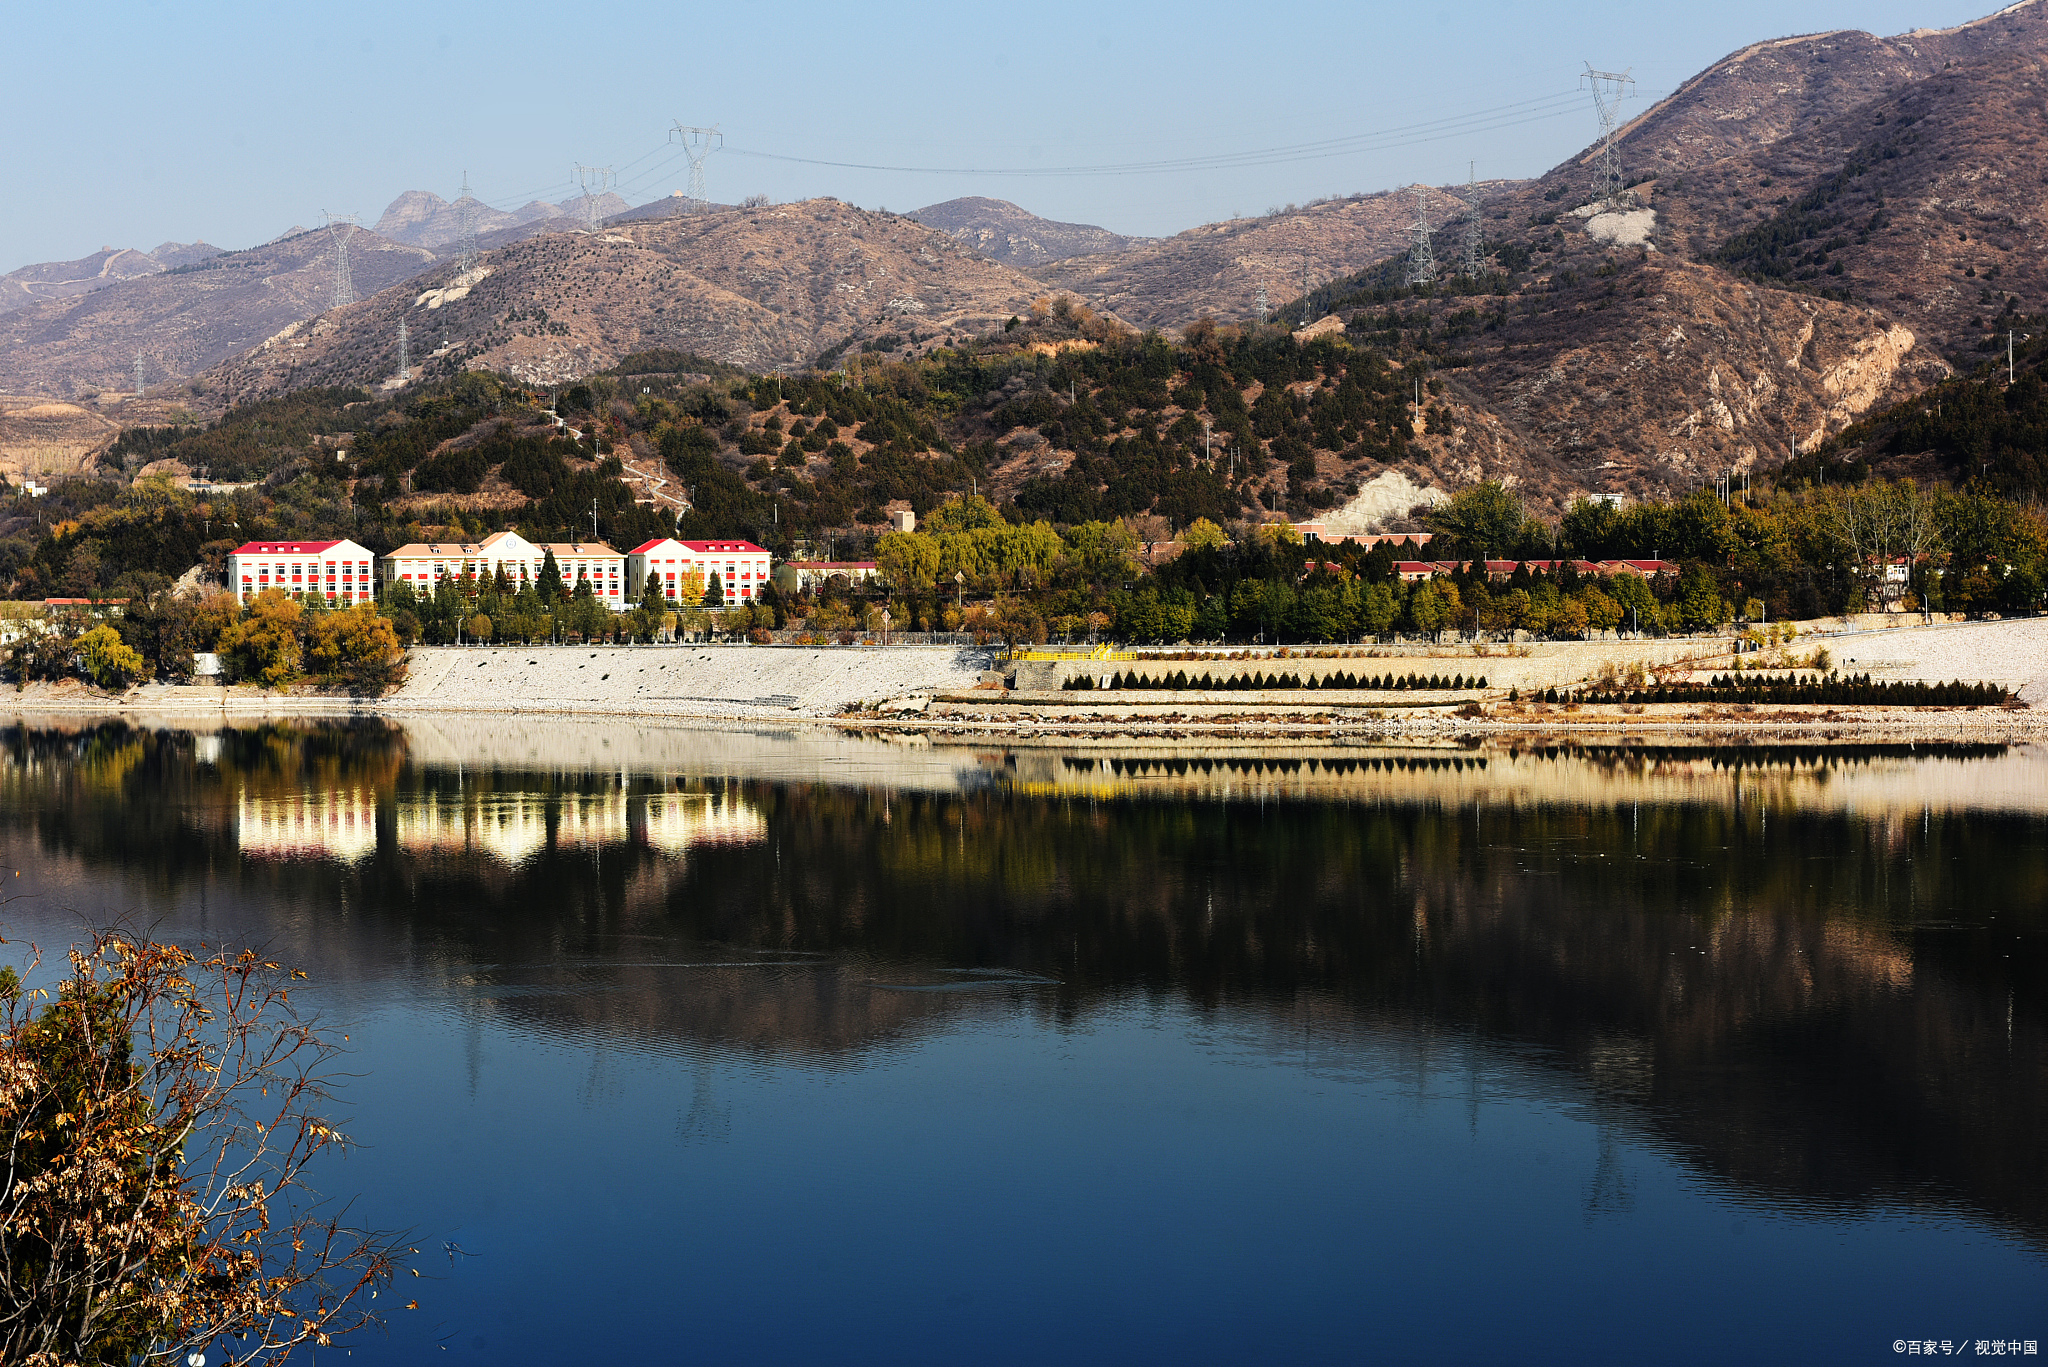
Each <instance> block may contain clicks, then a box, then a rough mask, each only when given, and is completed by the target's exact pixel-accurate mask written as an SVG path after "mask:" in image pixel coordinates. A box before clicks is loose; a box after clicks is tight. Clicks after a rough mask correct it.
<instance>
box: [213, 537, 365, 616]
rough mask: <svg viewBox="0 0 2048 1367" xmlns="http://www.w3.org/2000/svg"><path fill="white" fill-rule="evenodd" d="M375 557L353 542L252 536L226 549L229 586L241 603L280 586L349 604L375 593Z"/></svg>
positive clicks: (337, 605)
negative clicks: (247, 540) (255, 537)
mask: <svg viewBox="0 0 2048 1367" xmlns="http://www.w3.org/2000/svg"><path fill="white" fill-rule="evenodd" d="M375 560H376V557H375V556H373V555H371V554H370V552H369V551H367V550H365V549H364V548H363V547H361V546H358V545H357V544H356V543H355V542H353V541H251V542H247V543H246V544H244V545H241V546H237V547H236V548H235V549H234V550H232V551H229V552H228V590H229V592H231V593H233V594H234V595H235V600H236V601H237V602H241V603H246V602H248V601H249V600H250V599H251V598H254V597H255V596H256V595H257V594H259V593H262V592H263V591H264V590H265V589H283V590H284V591H285V592H286V593H289V594H295V595H296V594H305V593H314V594H319V595H321V596H323V597H325V598H326V599H327V601H328V602H330V603H333V604H334V605H335V606H336V607H353V606H354V605H355V604H357V603H367V602H369V601H370V599H371V598H372V597H374V596H375V595H376V585H375V582H374V580H373V579H372V578H371V566H372V565H373V563H374V562H375Z"/></svg>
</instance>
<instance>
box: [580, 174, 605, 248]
mask: <svg viewBox="0 0 2048 1367" xmlns="http://www.w3.org/2000/svg"><path fill="white" fill-rule="evenodd" d="M576 181H577V183H578V184H579V185H581V186H582V187H583V226H584V228H585V230H586V231H588V232H593V233H594V232H596V231H597V225H598V222H599V220H600V219H601V218H602V217H603V216H602V215H601V214H599V213H598V211H597V197H598V196H599V195H601V194H604V193H605V192H606V191H608V190H610V189H611V188H612V168H611V167H609V166H585V165H583V164H582V163H581V162H578V163H577V164H576Z"/></svg>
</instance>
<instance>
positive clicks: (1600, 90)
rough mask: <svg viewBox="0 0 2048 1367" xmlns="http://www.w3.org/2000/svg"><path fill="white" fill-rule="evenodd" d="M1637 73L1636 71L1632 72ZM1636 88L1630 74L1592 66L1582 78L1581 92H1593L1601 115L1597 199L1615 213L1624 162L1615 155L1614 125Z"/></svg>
mask: <svg viewBox="0 0 2048 1367" xmlns="http://www.w3.org/2000/svg"><path fill="white" fill-rule="evenodd" d="M1631 70H1633V68H1631ZM1634 84H1635V80H1634V78H1632V77H1631V76H1630V75H1629V74H1628V72H1627V71H1595V70H1593V64H1592V63H1591V62H1588V63H1586V70H1585V72H1584V73H1583V74H1582V75H1581V76H1580V77H1579V86H1580V88H1581V89H1585V90H1591V91H1592V92H1593V108H1594V109H1595V110H1597V111H1599V114H1600V155H1599V156H1598V157H1597V158H1596V159H1595V160H1594V163H1593V199H1594V200H1605V201H1606V202H1607V207H1608V208H1610V209H1612V208H1613V207H1614V206H1615V202H1616V200H1618V199H1619V198H1620V197H1621V191H1622V184H1621V158H1620V157H1619V156H1617V155H1615V151H1614V124H1615V120H1616V118H1617V117H1618V116H1619V115H1620V113H1621V102H1622V100H1623V99H1625V98H1627V95H1628V88H1629V87H1630V86H1632V85H1634Z"/></svg>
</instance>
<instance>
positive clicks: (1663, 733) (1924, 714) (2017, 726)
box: [11, 693, 2048, 745]
mask: <svg viewBox="0 0 2048 1367" xmlns="http://www.w3.org/2000/svg"><path fill="white" fill-rule="evenodd" d="M1462 705H1463V701H1462V700H1461V701H1460V702H1448V703H1431V704H1416V705H1411V706H1406V707H1397V708H1387V711H1388V712H1393V713H1395V715H1385V714H1378V715H1361V714H1363V713H1369V712H1371V711H1372V710H1373V705H1371V704H1364V703H1345V704H1339V705H1336V706H1334V707H1331V708H1329V709H1328V710H1323V709H1318V708H1315V707H1314V706H1309V707H1301V706H1285V705H1279V704H1275V705H1271V706H1270V710H1259V709H1255V708H1247V707H1245V706H1243V705H1241V704H1240V705H1236V706H1234V707H1233V708H1232V710H1231V711H1229V712H1228V713H1222V714H1218V715H1213V716H1206V717H1204V716H1190V715H1187V714H1186V713H1185V712H1182V711H1172V710H1168V709H1171V708H1173V706H1174V705H1173V704H1171V703H1160V704H1153V706H1154V707H1157V708H1159V709H1160V710H1159V711H1158V712H1156V713H1153V714H1149V715H1146V714H1132V715H1122V716H1103V715H1092V716H1077V715H1072V714H1069V715H1065V716H1056V717H1047V716H1042V715H1039V714H1037V713H1033V712H1030V711H1028V710H1026V709H1028V708H1029V707H1030V706H1031V704H1030V703H1018V704H1009V703H991V704H986V705H985V706H1000V707H1003V708H1005V710H1008V709H1010V708H1013V707H1014V708H1016V709H1017V711H1016V713H1015V714H1013V715H1007V716H988V715H948V714H945V713H939V714H933V713H930V712H926V711H917V712H909V713H904V714H899V715H893V716H892V715H883V714H877V713H855V714H847V715H837V716H818V715H804V714H800V713H797V712H794V711H792V710H789V709H787V708H778V707H772V706H758V707H746V708H744V710H742V709H741V708H740V707H737V706H735V707H730V708H724V709H715V708H649V707H645V706H628V705H623V704H613V705H606V704H594V705H581V706H573V707H572V706H568V705H560V704H557V705H548V704H528V705H522V706H516V707H506V708H478V707H475V706H472V705H467V704H453V703H448V704H438V705H437V704H433V703H425V702H410V703H394V702H391V701H387V700H380V699H349V698H336V697H327V696H304V695H301V696H288V695H287V696H277V695H270V696H265V695H262V694H249V695H246V696H244V697H242V698H238V699H234V700H232V701H229V702H224V703H223V702H211V703H195V702H185V701H175V702H173V701H166V702H156V703H143V702H136V701H132V700H127V699H121V698H108V697H90V696H81V695H80V694H77V693H73V694H70V695H69V696H62V697H45V698H38V699H32V700H22V699H17V700H16V702H15V705H14V707H13V708H12V709H11V711H12V712H13V713H14V714H15V716H16V717H17V719H18V720H20V721H24V722H26V721H32V720H33V719H35V718H38V717H49V718H53V719H54V718H58V717H64V718H79V719H87V718H90V719H94V720H114V719H117V718H131V719H134V720H137V721H142V720H147V721H150V722H174V723H175V722H187V723H191V722H213V721H217V722H219V723H221V724H235V723H248V722H261V721H265V720H287V719H289V720H306V721H312V720H319V719H323V718H331V719H335V720H343V719H356V718H364V717H378V718H382V719H385V720H390V721H399V722H402V721H405V720H406V719H408V718H420V719H428V718H436V717H461V718H466V719H470V720H474V721H490V720H493V719H498V718H504V719H511V718H543V719H562V720H568V721H574V720H582V719H587V720H590V721H604V722H619V721H638V722H644V723H647V724H649V725H654V726H680V727H690V728H698V729H710V730H732V731H751V730H757V729H759V728H761V727H763V726H768V727H773V728H775V729H778V730H781V729H805V730H830V731H841V732H853V733H859V734H869V735H874V736H877V737H900V738H903V739H906V740H913V739H914V740H922V741H924V742H926V743H943V742H945V741H946V740H948V739H954V738H957V739H959V740H961V741H973V740H978V739H983V738H998V737H1000V738H1006V739H1010V740H1017V741H1037V742H1041V743H1049V742H1061V743H1078V744H1083V745H1104V744H1114V743H1148V742H1149V743H1157V742H1162V741H1172V740H1177V739H1186V740H1197V739H1199V740H1203V741H1231V740H1286V741H1291V742H1321V743H1323V744H1329V743H1332V742H1338V741H1342V742H1351V743H1357V742H1376V741H1398V740H1403V739H1419V740H1436V741H1441V740H1446V739H1452V738H1472V739H1482V738H1484V739H1494V738H1513V737H1536V736H1557V737H1577V738H1586V739H1594V738H1605V737H1626V736H1642V737H1658V738H1662V739H1666V740H1668V739H1670V738H1676V737H1695V738H1699V739H1700V740H1702V741H1708V742H1711V743H1723V744H1735V745H1741V744H1747V743H1751V742H1754V741H1757V740H1760V739H1765V738H1776V737H1788V738H1800V739H1806V740H1812V741H1824V742H1840V743H1870V742H1883V741H1890V740H1897V741H1900V742H1904V743H1913V742H1929V743H1933V742H1941V741H1949V740H1955V741H1967V742H1982V741H1996V742H2004V743H2010V744H2024V743H2028V742H2036V741H2048V713H2042V712H2038V711H2035V710H2033V709H2028V708H2003V707H1975V708H1970V707H1942V708H1926V709H1918V708H1913V709H1905V708H1876V707H1872V708H1868V709H1845V708H1841V707H1820V706H1816V707H1815V708H1814V709H1813V712H1812V713H1810V714H1801V713H1797V712H1795V711H1793V710H1792V709H1790V708H1780V709H1774V710H1772V711H1770V712H1768V713H1761V714H1749V715H1732V716H1731V715H1727V713H1728V711H1729V709H1728V708H1727V707H1726V706H1725V705H1707V706H1694V705H1691V704H1677V703H1672V704H1650V705H1646V707H1645V710H1643V711H1641V712H1635V713H1627V714H1622V713H1620V712H1619V711H1618V709H1607V708H1593V707H1585V708H1580V709H1576V710H1571V711H1567V710H1566V709H1565V707H1564V706H1563V705H1560V704H1549V705H1536V707H1539V708H1541V710H1530V705H1527V704H1525V705H1522V707H1521V708H1518V709H1517V710H1515V711H1514V712H1513V713H1511V714H1509V715H1502V710H1505V709H1507V708H1509V707H1513V706H1514V705H1512V704H1506V703H1504V702H1499V703H1496V702H1487V703H1483V704H1481V706H1482V708H1484V709H1485V710H1484V711H1482V713H1481V714H1480V715H1478V716H1470V715H1466V716H1460V715H1457V713H1456V709H1457V708H1458V707H1460V706H1462ZM1380 706H1382V707H1384V706H1385V705H1384V704H1382V705H1380ZM1652 707H1660V708H1666V709H1669V710H1667V711H1651V710H1649V708H1652ZM1495 709H1502V710H1495ZM1094 710H1095V711H1096V712H1097V713H1098V714H1099V713H1100V712H1101V711H1104V710H1106V709H1103V708H1101V707H1100V705H1098V706H1097V708H1096V709H1094Z"/></svg>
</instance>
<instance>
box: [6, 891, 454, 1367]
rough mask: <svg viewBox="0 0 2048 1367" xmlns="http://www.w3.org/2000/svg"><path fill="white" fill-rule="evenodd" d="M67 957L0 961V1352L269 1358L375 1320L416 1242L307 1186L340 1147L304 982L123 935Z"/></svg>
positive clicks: (326, 1046)
mask: <svg viewBox="0 0 2048 1367" xmlns="http://www.w3.org/2000/svg"><path fill="white" fill-rule="evenodd" d="M67 957H68V960H69V967H68V970H67V971H66V972H64V973H62V974H60V975H58V976H57V978H56V980H55V982H54V983H53V984H51V985H48V986H35V987H30V986H26V985H25V984H24V981H23V976H24V975H22V974H18V973H17V972H16V971H15V970H14V969H13V968H11V967H9V968H0V1004H4V1009H0V1145H4V1154H0V1159H4V1167H0V1361H5V1362H8V1363H18V1364H25V1365H27V1367H69V1364H74V1363H76V1364H102V1363H122V1364H126V1363H153V1362H166V1361H170V1360H173V1359H180V1360H183V1359H184V1358H186V1357H187V1356H188V1355H190V1354H193V1353H195V1352H198V1351H203V1350H204V1349H206V1348H207V1347H208V1346H209V1345H213V1344H219V1345H221V1346H222V1347H224V1348H225V1349H226V1352H227V1357H226V1361H227V1362H228V1363H231V1364H233V1363H256V1362H264V1363H273V1362H279V1361H282V1360H284V1359H285V1358H286V1357H288V1356H289V1355H290V1354H291V1352H292V1351H293V1350H294V1349H296V1348H298V1347H300V1346H302V1345H305V1344H309V1343H310V1344H314V1345H316V1346H325V1345H327V1344H329V1343H331V1342H332V1341H333V1340H334V1339H335V1338H337V1337H339V1336H341V1335H343V1334H345V1333H348V1332H349V1331H351V1330H353V1329H356V1328H359V1327H361V1326H362V1325H363V1324H365V1323H366V1322H368V1321H370V1320H371V1319H372V1318H373V1315H372V1313H371V1310H370V1306H369V1302H370V1301H371V1300H372V1299H374V1298H375V1296H376V1293H377V1292H378V1291H379V1290H380V1289H383V1288H385V1287H387V1286H388V1285H389V1283H390V1281H391V1279H392V1277H393V1275H394V1273H396V1272H397V1271H399V1270H400V1268H399V1262H398V1259H399V1257H400V1256H401V1255H402V1254H403V1253H407V1252H412V1251H415V1250H407V1249H401V1248H400V1247H398V1246H397V1245H396V1243H395V1242H394V1241H393V1240H391V1239H390V1238H388V1237H385V1236H380V1235H376V1234H372V1233H369V1232H365V1231H362V1230H357V1229H351V1228H348V1227H346V1226H345V1225H344V1224H343V1223H342V1220H341V1218H340V1213H339V1212H335V1211H331V1210H329V1209H328V1208H327V1207H326V1206H325V1205H324V1203H323V1202H322V1201H321V1200H320V1199H319V1198H318V1197H317V1195H316V1194H315V1193H314V1192H313V1191H312V1190H311V1188H309V1187H308V1186H307V1183H306V1177H307V1171H306V1170H307V1167H308V1165H309V1164H310V1163H311V1162H312V1161H313V1160H314V1158H316V1157H317V1156H318V1155H319V1154H320V1153H321V1152H322V1151H324V1150H326V1149H328V1148H330V1147H336V1146H345V1145H346V1143H347V1140H346V1139H345V1138H344V1137H343V1136H342V1135H341V1134H340V1133H339V1132H338V1131H337V1130H336V1129H335V1128H334V1127H333V1126H332V1125H331V1124H330V1123H329V1122H328V1121H327V1120H326V1119H324V1118H323V1117H322V1114H321V1112H322V1111H323V1110H324V1109H325V1107H326V1106H327V1105H328V1103H329V1102H330V1101H331V1099H332V1097H331V1093H330V1086H331V1084H332V1082H333V1080H334V1077H335V1074H334V1072H333V1068H334V1063H335V1057H336V1052H337V1049H338V1045H337V1044H336V1043H335V1042H334V1041H333V1040H331V1039H330V1038H328V1037H327V1036H325V1035H323V1034H322V1033H321V1032H320V1031H319V1030H318V1029H317V1028H316V1026H315V1025H314V1023H313V1022H311V1021H309V1020H307V1019H305V1018H303V1017H301V1016H300V1015H299V1014H298V1013H297V1011H296V1010H295V1009H294V1008H293V1006H292V1002H291V984H292V982H293V980H295V979H298V978H302V977H304V976H305V975H304V974H301V973H287V972H286V971H285V970H283V969H281V968H280V967H279V966H278V965H277V964H275V963H272V962H270V961H269V960H267V959H264V958H263V957H261V956H260V955H258V954H256V953H254V952H251V951H241V952H230V951H227V950H224V949H220V948H218V947H215V948H207V947H205V946H201V947H200V949H199V951H198V953H196V954H195V953H193V952H191V951H188V950H185V949H182V948H180V947H178V946H175V945H167V944H160V943H157V942H155V941H154V940H152V939H150V938H149V937H147V936H131V935H128V934H124V933H121V932H117V931H97V932H94V933H93V934H92V935H91V937H90V939H89V941H88V942H87V943H85V944H83V945H81V946H76V947H73V948H72V949H71V950H70V951H69V953H68V956H67ZM40 964H41V958H40V955H39V954H37V953H36V952H35V951H34V950H33V949H31V950H30V952H29V957H28V963H27V965H26V970H27V971H26V976H27V977H28V979H29V980H31V981H33V980H34V979H35V978H37V977H38V976H39V974H38V969H39V967H40ZM415 1275H417V1274H415ZM408 1308H417V1302H414V1303H412V1304H411V1305H409V1306H408Z"/></svg>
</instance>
